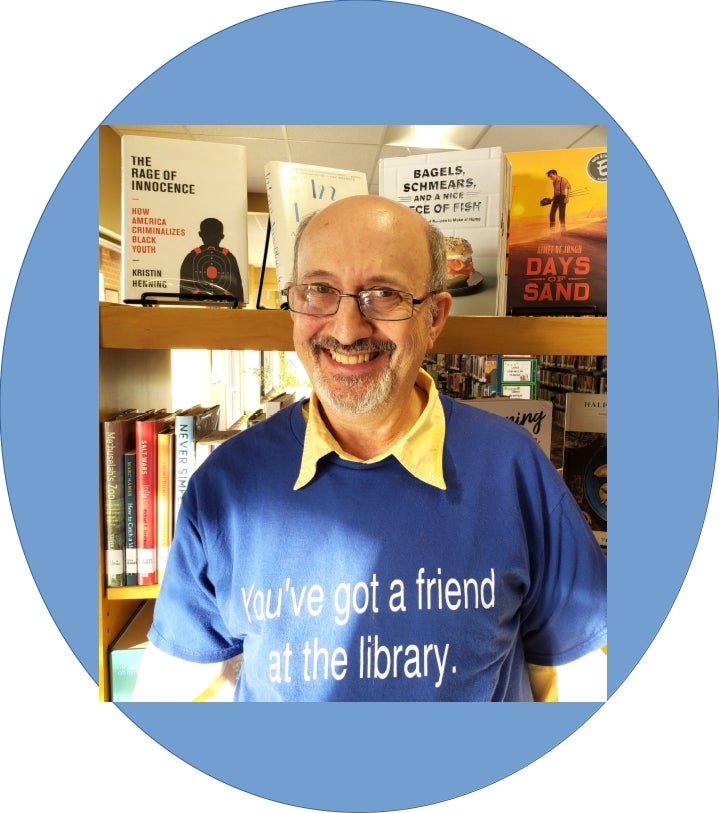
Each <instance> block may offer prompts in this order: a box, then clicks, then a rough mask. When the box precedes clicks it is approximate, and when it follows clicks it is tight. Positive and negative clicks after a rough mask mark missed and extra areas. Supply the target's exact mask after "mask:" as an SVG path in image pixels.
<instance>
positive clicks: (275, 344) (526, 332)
mask: <svg viewBox="0 0 719 813" xmlns="http://www.w3.org/2000/svg"><path fill="white" fill-rule="evenodd" d="M100 347H103V348H113V349H128V350H161V349H167V348H178V349H188V348H189V349H191V348H206V349H209V350H292V349H293V344H292V319H291V317H290V314H289V313H288V312H287V311H279V310H277V311H275V310H250V309H247V310H229V309H220V308H198V307H188V308H180V307H151V308H144V307H140V306H135V305H114V304H108V303H101V305H100ZM432 352H434V353H478V354H479V353H498V354H504V355H512V354H524V355H553V354H554V355H562V354H576V355H596V356H604V355H606V354H607V319H606V317H603V316H598V317H592V316H450V318H449V320H448V321H447V324H446V326H445V328H444V331H443V332H442V335H441V336H440V337H439V339H438V340H437V343H436V344H435V346H434V348H433V351H432Z"/></svg>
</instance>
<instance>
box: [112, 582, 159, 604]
mask: <svg viewBox="0 0 719 813" xmlns="http://www.w3.org/2000/svg"><path fill="white" fill-rule="evenodd" d="M159 590H160V585H159V584H150V585H147V586H142V587H108V588H107V600H108V601H127V599H138V600H140V601H143V600H144V599H148V598H157V593H158V592H159Z"/></svg>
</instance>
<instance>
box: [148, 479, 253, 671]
mask: <svg viewBox="0 0 719 813" xmlns="http://www.w3.org/2000/svg"><path fill="white" fill-rule="evenodd" d="M197 505H198V501H197V495H196V493H195V490H194V488H193V483H192V480H190V483H189V485H188V489H187V491H186V492H185V494H184V495H183V498H182V504H181V507H180V511H179V512H178V516H177V523H176V529H175V536H174V539H173V542H172V546H171V548H170V556H169V559H168V562H167V568H166V570H165V575H164V577H163V580H162V584H161V586H160V591H159V594H158V597H157V601H156V603H155V613H154V617H153V621H152V626H151V628H150V631H149V634H148V638H149V640H150V641H151V643H153V644H154V645H155V646H156V647H157V648H158V649H161V650H162V651H163V652H166V653H167V654H169V655H174V656H175V657H178V658H182V659H184V660H188V661H194V662H197V663H219V662H220V661H225V660H228V659H229V658H232V657H234V656H236V655H239V654H240V653H241V652H242V640H241V639H237V638H233V637H232V635H231V634H230V633H229V631H228V630H227V626H226V624H225V622H224V620H223V618H222V614H221V611H220V608H219V605H218V602H217V599H216V594H215V589H214V586H213V584H212V581H211V579H210V578H209V576H208V572H209V568H208V561H207V555H206V548H205V543H206V540H203V539H202V538H201V534H200V532H199V525H198V512H197Z"/></svg>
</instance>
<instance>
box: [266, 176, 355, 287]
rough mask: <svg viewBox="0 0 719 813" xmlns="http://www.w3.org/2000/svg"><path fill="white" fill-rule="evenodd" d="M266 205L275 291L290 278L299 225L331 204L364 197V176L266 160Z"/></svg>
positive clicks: (284, 285)
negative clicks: (273, 259) (272, 252)
mask: <svg viewBox="0 0 719 813" xmlns="http://www.w3.org/2000/svg"><path fill="white" fill-rule="evenodd" d="M265 186H266V189H267V206H268V209H269V214H270V228H271V233H272V243H273V250H274V255H275V271H276V273H277V286H278V290H280V291H283V290H284V289H285V288H286V287H287V283H288V282H289V281H290V279H291V277H292V266H293V263H294V245H295V235H296V234H297V227H298V226H299V224H300V222H301V221H302V220H303V219H304V218H305V217H307V215H311V214H313V213H314V212H318V211H321V210H322V209H324V208H325V207H326V206H329V205H330V203H334V201H336V200H341V199H342V198H349V197H352V196H353V195H366V194H367V176H366V175H365V174H364V173H363V172H353V171H351V170H347V169H333V168H331V167H322V166H314V165H311V164H297V163H292V162H289V161H269V162H268V163H267V164H266V165H265Z"/></svg>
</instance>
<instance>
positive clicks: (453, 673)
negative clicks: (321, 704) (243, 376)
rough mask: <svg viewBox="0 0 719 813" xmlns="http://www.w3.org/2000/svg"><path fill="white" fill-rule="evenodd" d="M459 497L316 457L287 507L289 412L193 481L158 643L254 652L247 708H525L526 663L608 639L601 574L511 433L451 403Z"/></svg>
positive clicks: (222, 653) (180, 651)
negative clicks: (521, 703)
mask: <svg viewBox="0 0 719 813" xmlns="http://www.w3.org/2000/svg"><path fill="white" fill-rule="evenodd" d="M442 406H443V408H444V411H445V416H446V437H445V448H444V475H445V480H446V484H447V489H446V490H442V489H439V488H436V487H434V486H430V485H428V484H426V483H424V482H422V481H421V480H418V479H417V478H415V477H413V476H412V475H410V474H409V473H408V472H407V470H406V469H404V468H403V467H402V465H401V464H400V463H399V462H398V461H397V460H396V459H395V458H394V457H389V458H387V459H386V460H383V461H381V462H377V463H372V464H365V463H354V462H349V461H346V460H342V459H340V458H339V457H337V456H336V455H334V454H331V455H328V456H327V457H325V458H323V460H321V461H320V464H319V465H318V471H317V475H316V477H315V478H314V480H312V481H311V482H310V483H309V484H308V485H306V486H304V487H303V488H301V489H299V490H297V491H294V490H293V485H294V483H295V480H296V478H297V472H298V469H299V464H300V459H301V455H302V444H303V439H304V433H305V421H304V418H303V416H302V411H301V405H300V404H296V405H293V406H292V407H289V408H286V409H284V410H282V411H281V412H279V413H278V414H277V415H276V416H274V417H272V418H270V419H268V420H266V421H264V422H263V423H261V424H259V425H257V426H256V427H253V428H252V429H249V430H247V431H246V432H243V433H242V434H240V435H237V436H236V437H234V438H232V439H231V440H228V441H225V443H223V444H222V446H221V447H220V448H218V449H217V450H216V451H214V452H213V453H212V455H211V456H210V457H209V458H208V460H207V461H206V462H205V463H204V464H203V465H202V466H201V467H200V468H199V469H198V470H197V472H196V473H195V474H194V475H193V477H192V478H191V480H190V483H189V486H188V489H187V491H186V493H185V495H184V496H183V500H182V505H181V509H180V513H179V516H178V520H177V527H176V532H175V538H174V541H173V544H172V548H171V551H170V557H169V561H168V565H167V570H166V573H165V577H164V579H163V583H162V586H161V588H160V592H159V596H158V600H157V604H156V608H155V616H154V621H153V626H152V629H151V631H150V640H151V641H152V643H153V644H155V645H156V646H157V647H158V648H160V649H162V650H164V651H165V652H167V653H169V654H172V655H175V656H178V657H180V658H184V659H186V660H191V661H197V662H203V663H211V662H216V661H222V660H225V659H227V658H230V657H233V656H235V655H237V654H239V653H240V652H244V664H243V668H242V672H241V675H240V680H239V682H238V685H237V689H236V691H235V699H237V700H260V701H263V700H289V701H294V700H314V701H330V700H338V701H353V700H366V701H378V700H389V701H400V700H403V701H425V700H431V701H485V700H499V701H506V700H528V701H531V700H532V692H531V688H530V685H529V678H528V672H527V666H526V664H527V663H535V664H539V665H560V664H563V663H567V662H569V661H571V660H574V659H576V658H578V657H580V656H582V655H584V654H586V653H588V652H590V651H592V650H595V649H597V648H598V647H600V646H601V645H603V644H604V643H605V642H606V560H605V558H604V555H603V554H602V552H601V549H600V547H599V545H598V544H597V542H596V540H595V539H594V536H593V534H592V532H591V530H590V528H589V525H588V523H587V522H586V519H585V518H584V516H583V515H582V513H581V512H580V510H579V508H578V506H577V504H576V501H575V500H574V499H573V497H572V496H571V494H570V493H569V492H568V491H567V489H566V487H565V485H564V483H563V481H562V479H561V477H560V476H559V474H558V473H557V471H556V470H555V469H554V467H553V466H552V464H551V463H550V461H549V460H548V459H547V456H546V455H545V454H544V452H542V451H541V450H540V449H539V447H538V445H537V444H536V442H535V441H534V439H533V438H532V436H531V435H530V434H529V433H528V432H527V431H526V430H525V429H523V428H521V427H517V426H516V425H514V424H513V423H512V422H511V421H507V420H506V419H504V418H501V417H497V416H495V415H491V414H489V413H487V412H484V411H482V410H478V409H475V408H473V407H470V406H467V405H465V404H462V403H460V402H456V401H452V400H451V399H447V398H444V397H442Z"/></svg>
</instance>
